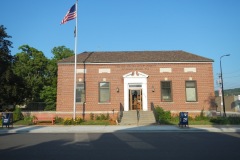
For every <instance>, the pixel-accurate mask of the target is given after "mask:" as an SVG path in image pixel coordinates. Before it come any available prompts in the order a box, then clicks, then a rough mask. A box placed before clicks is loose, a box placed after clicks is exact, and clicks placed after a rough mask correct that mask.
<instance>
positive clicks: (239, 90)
mask: <svg viewBox="0 0 240 160" xmlns="http://www.w3.org/2000/svg"><path fill="white" fill-rule="evenodd" d="M224 95H225V96H232V95H235V96H237V95H240V88H234V89H226V90H224ZM215 96H219V92H218V91H215Z"/></svg>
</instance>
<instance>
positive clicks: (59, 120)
mask: <svg viewBox="0 0 240 160" xmlns="http://www.w3.org/2000/svg"><path fill="white" fill-rule="evenodd" d="M55 123H56V124H61V123H63V118H61V117H55Z"/></svg>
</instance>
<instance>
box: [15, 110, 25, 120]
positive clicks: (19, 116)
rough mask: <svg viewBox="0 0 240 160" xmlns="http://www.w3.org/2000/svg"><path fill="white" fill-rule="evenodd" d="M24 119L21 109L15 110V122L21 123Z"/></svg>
mask: <svg viewBox="0 0 240 160" xmlns="http://www.w3.org/2000/svg"><path fill="white" fill-rule="evenodd" d="M23 118H24V117H23V114H22V111H21V108H18V107H16V108H15V110H14V111H13V121H19V120H22V119H23Z"/></svg>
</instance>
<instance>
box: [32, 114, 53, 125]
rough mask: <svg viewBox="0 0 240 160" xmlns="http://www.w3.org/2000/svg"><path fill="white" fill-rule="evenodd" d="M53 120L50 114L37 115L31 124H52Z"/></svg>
mask: <svg viewBox="0 0 240 160" xmlns="http://www.w3.org/2000/svg"><path fill="white" fill-rule="evenodd" d="M54 121H55V118H54V116H53V115H51V114H38V115H35V116H34V119H33V123H38V122H51V123H52V124H54Z"/></svg>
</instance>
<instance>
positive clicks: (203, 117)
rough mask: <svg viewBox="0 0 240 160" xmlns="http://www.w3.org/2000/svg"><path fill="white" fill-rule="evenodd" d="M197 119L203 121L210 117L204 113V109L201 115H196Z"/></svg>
mask: <svg viewBox="0 0 240 160" xmlns="http://www.w3.org/2000/svg"><path fill="white" fill-rule="evenodd" d="M195 120H196V121H202V120H209V118H208V117H207V116H205V115H204V112H203V110H202V111H201V113H200V115H197V116H196V117H195Z"/></svg>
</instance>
